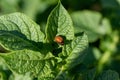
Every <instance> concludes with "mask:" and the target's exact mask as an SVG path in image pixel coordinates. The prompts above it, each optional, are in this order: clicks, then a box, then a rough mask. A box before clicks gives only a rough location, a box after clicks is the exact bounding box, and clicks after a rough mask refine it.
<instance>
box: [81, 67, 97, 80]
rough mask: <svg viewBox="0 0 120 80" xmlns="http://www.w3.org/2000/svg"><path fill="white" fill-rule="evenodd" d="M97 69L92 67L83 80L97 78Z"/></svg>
mask: <svg viewBox="0 0 120 80" xmlns="http://www.w3.org/2000/svg"><path fill="white" fill-rule="evenodd" d="M95 75H96V69H95V68H93V69H90V70H88V71H87V72H86V73H85V74H84V75H83V80H95Z"/></svg>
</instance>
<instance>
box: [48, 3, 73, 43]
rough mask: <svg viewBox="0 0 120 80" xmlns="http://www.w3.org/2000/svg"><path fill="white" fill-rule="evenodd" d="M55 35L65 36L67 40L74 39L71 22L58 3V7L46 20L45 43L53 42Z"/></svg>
mask: <svg viewBox="0 0 120 80" xmlns="http://www.w3.org/2000/svg"><path fill="white" fill-rule="evenodd" d="M56 35H62V36H65V37H66V38H67V39H68V40H71V39H73V38H74V29H73V23H72V20H71V18H70V16H69V14H68V12H67V11H66V10H65V8H64V7H63V6H62V4H61V3H58V5H57V6H56V7H55V8H54V9H53V11H52V12H51V13H50V15H49V17H48V20H47V27H46V37H47V41H49V42H53V40H54V37H55V36H56Z"/></svg>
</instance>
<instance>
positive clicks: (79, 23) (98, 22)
mask: <svg viewBox="0 0 120 80" xmlns="http://www.w3.org/2000/svg"><path fill="white" fill-rule="evenodd" d="M57 2H58V0H0V15H4V14H8V13H13V12H22V13H24V14H26V15H28V16H29V17H30V18H32V19H33V20H34V21H35V22H36V23H38V24H40V26H41V30H42V31H43V32H44V29H45V25H46V21H47V17H48V15H49V14H50V12H51V10H52V9H53V8H54V7H55V6H56V4H57ZM61 2H62V4H63V6H64V7H65V8H66V9H67V11H68V12H69V14H70V15H71V18H72V20H73V23H74V27H75V28H74V30H75V33H76V34H77V33H79V32H81V31H85V32H86V34H87V35H88V38H89V48H88V50H87V53H88V54H87V56H86V59H85V60H84V63H83V64H84V65H86V66H87V67H88V68H91V67H92V68H97V69H98V71H102V70H108V69H111V70H114V71H116V72H118V73H119V74H120V69H119V68H120V0H61ZM0 64H1V67H0V70H1V74H0V75H3V73H5V72H6V68H5V67H4V66H3V64H2V63H0ZM2 70H4V72H3V71H2ZM7 73H8V74H9V71H8V72H7Z"/></svg>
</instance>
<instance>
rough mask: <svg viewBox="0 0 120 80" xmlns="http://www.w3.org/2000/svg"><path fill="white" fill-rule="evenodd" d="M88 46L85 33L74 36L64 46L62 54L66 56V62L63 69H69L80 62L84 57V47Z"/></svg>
mask: <svg viewBox="0 0 120 80" xmlns="http://www.w3.org/2000/svg"><path fill="white" fill-rule="evenodd" d="M87 46H88V38H87V35H86V34H85V33H82V34H80V35H79V36H78V37H76V38H74V39H73V41H72V42H71V43H69V44H67V45H65V46H64V48H63V52H62V54H60V55H62V56H64V57H67V58H66V59H65V61H66V64H65V65H64V69H68V70H69V69H71V68H73V67H74V66H76V65H78V64H80V63H81V62H82V60H83V59H84V57H85V55H86V54H85V52H84V51H85V49H86V48H87Z"/></svg>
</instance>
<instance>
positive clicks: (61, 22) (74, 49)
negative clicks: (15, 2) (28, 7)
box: [0, 1, 119, 80]
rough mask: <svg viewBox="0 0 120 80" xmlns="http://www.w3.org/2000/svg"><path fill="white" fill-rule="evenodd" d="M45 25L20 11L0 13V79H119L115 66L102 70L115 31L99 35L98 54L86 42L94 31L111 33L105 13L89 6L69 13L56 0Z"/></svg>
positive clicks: (95, 35) (92, 38)
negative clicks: (87, 8) (88, 9)
mask: <svg viewBox="0 0 120 80" xmlns="http://www.w3.org/2000/svg"><path fill="white" fill-rule="evenodd" d="M94 16H95V17H94ZM87 17H89V19H86V18H87ZM99 22H101V23H100V24H99ZM73 23H74V24H73ZM44 27H45V30H44V31H43V30H41V26H40V25H38V24H37V23H36V22H34V21H33V20H32V19H30V18H29V17H28V16H26V15H25V14H23V13H20V12H15V13H11V14H7V15H2V16H0V79H1V80H119V74H118V73H117V72H116V71H114V70H111V69H105V70H104V67H105V65H106V63H108V62H109V58H111V56H112V55H113V54H112V53H114V52H115V46H116V44H117V43H118V32H117V31H113V34H112V35H110V36H106V37H105V38H103V40H101V41H103V42H101V44H100V45H101V46H102V47H101V50H103V52H104V49H105V50H106V51H105V52H104V54H103V55H102V54H101V52H100V51H99V50H98V49H97V48H95V47H89V46H91V44H89V43H91V42H94V41H96V40H97V39H98V37H99V36H101V35H105V34H107V35H109V34H111V33H112V30H111V28H110V23H109V21H108V19H107V18H102V16H101V15H100V14H99V13H97V12H94V13H93V12H91V11H83V12H75V13H71V14H70V15H69V13H68V12H67V10H66V9H65V8H64V7H63V5H62V4H61V2H60V1H59V2H58V4H57V6H56V7H55V8H54V9H53V10H52V11H51V13H50V14H49V16H48V19H47V23H46V26H44ZM95 27H97V28H96V29H95ZM98 35H99V36H98ZM102 43H105V44H102ZM109 43H111V44H109ZM103 45H104V47H103ZM108 46H109V48H110V50H109V49H108ZM91 48H93V51H91ZM92 53H95V55H96V57H95V58H96V59H97V60H95V59H93V56H92V57H90V56H91V55H93V54H92ZM90 58H92V59H93V60H92V61H93V62H92V63H91V61H90V60H91V59H90Z"/></svg>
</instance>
